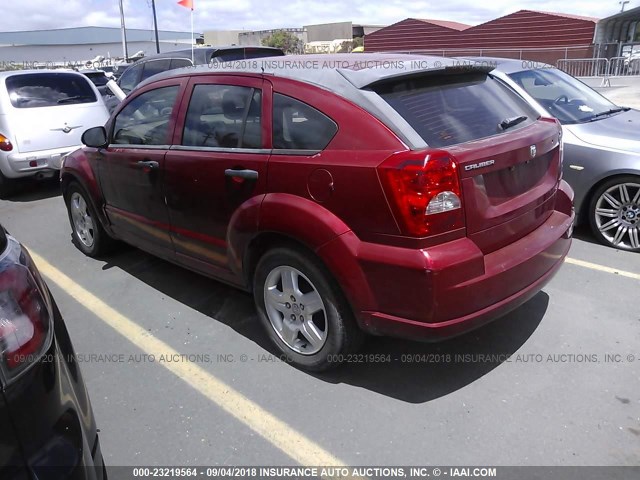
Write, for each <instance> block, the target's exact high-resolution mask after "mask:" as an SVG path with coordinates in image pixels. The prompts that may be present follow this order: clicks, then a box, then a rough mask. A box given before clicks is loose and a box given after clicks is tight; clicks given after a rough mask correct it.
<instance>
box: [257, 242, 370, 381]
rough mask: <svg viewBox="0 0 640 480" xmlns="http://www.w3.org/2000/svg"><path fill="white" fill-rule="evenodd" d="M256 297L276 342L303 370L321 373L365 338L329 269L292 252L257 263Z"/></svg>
mask: <svg viewBox="0 0 640 480" xmlns="http://www.w3.org/2000/svg"><path fill="white" fill-rule="evenodd" d="M253 294H254V300H255V303H256V307H257V310H258V317H259V318H260V321H261V323H262V324H263V326H264V327H265V329H266V330H267V333H268V334H269V336H270V337H271V340H272V341H273V342H274V343H275V345H276V346H277V347H278V349H279V350H280V351H281V352H282V353H283V354H284V355H285V356H286V357H287V360H288V361H289V362H290V363H293V364H295V365H296V366H298V367H301V368H304V369H307V370H312V371H322V370H326V369H328V368H331V367H335V366H337V365H338V364H339V363H340V362H341V361H342V360H343V359H344V355H345V354H347V353H349V352H352V351H354V350H356V349H357V348H358V347H359V345H360V344H361V341H362V337H363V333H362V332H361V331H360V329H359V328H358V327H357V325H356V323H355V320H354V319H353V314H352V312H351V308H350V306H349V305H348V303H347V301H346V300H345V299H344V297H343V295H342V292H341V291H340V289H339V287H338V285H337V284H336V283H335V281H334V280H333V279H332V278H331V276H330V274H329V273H328V272H327V271H326V268H325V267H324V266H323V265H322V264H321V263H320V262H319V260H318V259H317V258H315V257H313V256H312V255H311V254H309V253H306V252H303V251H301V250H298V249H293V248H275V249H273V250H269V251H268V252H267V253H266V254H265V255H264V256H263V257H262V258H261V259H260V261H259V262H258V266H257V267H256V272H255V275H254V283H253Z"/></svg>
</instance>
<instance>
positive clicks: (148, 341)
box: [30, 251, 345, 467]
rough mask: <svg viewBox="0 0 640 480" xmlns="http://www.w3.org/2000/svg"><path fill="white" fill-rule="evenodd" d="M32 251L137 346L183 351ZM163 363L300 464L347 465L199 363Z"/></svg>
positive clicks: (50, 273) (49, 273)
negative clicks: (111, 305) (161, 338)
mask: <svg viewBox="0 0 640 480" xmlns="http://www.w3.org/2000/svg"><path fill="white" fill-rule="evenodd" d="M30 253H31V257H32V258H33V260H34V261H35V263H36V264H37V266H38V269H39V270H40V272H41V273H42V274H44V275H45V276H46V277H47V278H48V279H49V280H51V281H52V282H53V283H55V284H56V285H57V286H58V287H60V288H61V289H62V290H64V291H65V292H66V293H67V294H69V295H70V296H71V297H73V298H74V299H75V300H76V301H78V302H79V303H80V304H82V305H83V306H84V307H85V308H87V309H88V310H90V311H91V312H93V313H94V314H95V315H96V316H97V317H98V318H100V320H102V321H103V322H104V323H106V324H107V325H109V326H110V327H111V328H113V329H114V330H115V331H116V332H118V333H119V334H121V335H122V336H123V337H124V338H126V339H127V340H129V341H130V342H131V343H133V344H134V345H135V346H136V347H138V348H139V349H141V350H142V351H144V352H145V353H147V354H153V355H155V356H156V358H159V356H160V355H161V354H165V355H176V354H179V353H178V352H177V351H176V350H174V349H173V348H171V347H170V346H169V345H167V344H166V343H164V342H163V341H162V340H159V339H157V338H156V337H154V336H153V335H151V334H150V333H149V332H147V331H146V330H145V329H144V328H142V327H140V326H139V325H138V324H136V323H134V322H133V321H131V320H129V319H128V318H127V317H125V316H124V315H122V314H121V313H120V312H118V311H117V310H115V309H113V308H112V307H110V306H109V305H107V304H106V303H105V302H103V301H102V300H100V299H99V298H98V297H96V296H95V295H93V294H92V293H91V292H89V291H87V290H86V289H84V288H83V287H81V286H80V285H78V284H77V283H76V282H74V281H73V280H71V279H70V278H69V277H68V276H66V275H65V274H64V273H62V272H61V271H60V270H58V269H57V268H55V267H54V266H53V265H51V264H50V263H49V262H47V261H46V260H45V259H44V258H42V257H41V256H40V255H38V254H36V253H34V252H33V251H31V252H30ZM160 365H162V366H163V367H165V368H166V369H167V370H169V371H171V372H172V373H173V374H175V375H177V376H178V377H179V378H181V379H182V380H184V381H185V382H186V383H187V384H188V385H189V386H191V387H193V388H194V389H196V390H197V391H198V392H200V393H201V394H202V395H204V396H205V397H207V398H208V399H209V400H211V401H212V402H214V403H215V404H217V405H218V406H219V407H220V408H222V409H223V410H224V411H225V412H227V413H228V414H230V415H231V416H233V417H234V418H235V419H237V420H239V421H240V422H242V423H243V424H245V425H246V426H247V427H249V428H250V429H251V430H253V431H254V432H256V433H257V434H258V435H260V436H261V437H262V438H264V439H265V440H267V441H268V442H269V443H271V444H272V445H273V446H275V447H276V448H278V449H279V450H281V451H282V452H283V453H285V454H286V455H287V456H288V457H290V458H292V459H293V460H295V461H296V462H297V463H299V464H300V465H309V466H312V465H327V466H339V467H343V466H345V464H344V463H343V462H342V461H340V460H339V459H337V458H336V457H334V456H333V455H332V454H331V453H329V452H327V451H326V450H324V449H323V448H322V447H321V446H320V445H318V444H317V443H315V442H313V441H312V440H310V439H309V438H307V437H306V436H304V435H303V434H301V433H299V432H297V431H296V430H294V429H293V428H292V427H290V426H289V425H287V424H286V423H285V422H283V421H282V420H280V419H278V418H276V417H275V416H274V415H272V414H271V413H269V412H268V411H267V410H265V409H264V408H262V407H260V406H259V405H258V404H256V403H255V402H253V401H251V400H249V399H248V398H247V397H245V396H244V395H242V394H241V393H240V392H238V391H236V390H234V389H233V388H232V387H230V386H229V385H227V384H225V383H224V382H222V381H221V380H219V379H217V378H216V377H215V376H213V375H212V374H210V373H209V372H207V371H206V370H204V369H203V368H201V367H200V366H198V365H197V364H195V363H192V362H188V361H184V362H175V363H174V362H168V363H161V364H160Z"/></svg>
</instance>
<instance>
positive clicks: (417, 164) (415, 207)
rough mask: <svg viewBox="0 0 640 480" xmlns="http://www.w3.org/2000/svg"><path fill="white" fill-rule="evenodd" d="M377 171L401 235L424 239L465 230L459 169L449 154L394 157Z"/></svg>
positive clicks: (425, 152)
mask: <svg viewBox="0 0 640 480" xmlns="http://www.w3.org/2000/svg"><path fill="white" fill-rule="evenodd" d="M378 171H379V174H380V179H381V181H382V185H383V186H384V189H385V192H386V194H387V197H388V199H389V202H390V204H391V207H392V209H393V210H394V213H395V216H396V219H397V220H398V223H399V224H400V227H401V229H402V230H403V233H404V234H406V235H410V236H417V237H426V236H431V235H437V234H440V233H445V232H449V231H451V230H456V229H459V228H462V227H464V213H463V210H462V195H461V191H460V179H459V178H458V166H457V165H456V162H455V159H454V158H453V156H452V155H451V154H449V153H448V152H446V151H443V150H423V151H410V152H400V153H396V154H393V155H391V156H390V157H389V158H387V159H386V160H385V161H384V162H383V163H382V164H381V165H380V166H379V167H378Z"/></svg>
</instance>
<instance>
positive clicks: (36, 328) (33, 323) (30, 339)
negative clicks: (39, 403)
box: [0, 240, 51, 381]
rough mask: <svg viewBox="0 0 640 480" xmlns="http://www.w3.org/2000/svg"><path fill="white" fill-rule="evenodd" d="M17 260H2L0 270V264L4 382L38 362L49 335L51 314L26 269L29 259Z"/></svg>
mask: <svg viewBox="0 0 640 480" xmlns="http://www.w3.org/2000/svg"><path fill="white" fill-rule="evenodd" d="M11 241H12V242H13V243H14V245H18V244H17V242H15V240H11ZM10 246H11V245H10ZM18 248H19V245H18ZM19 257H20V261H19V262H13V263H12V264H8V263H9V262H8V261H7V258H6V257H5V259H4V260H5V262H2V263H5V265H4V268H2V267H3V265H1V264H0V373H1V374H2V376H3V377H4V378H5V380H7V381H9V380H11V379H12V378H14V377H16V376H17V375H19V374H20V373H21V372H22V371H24V370H25V369H27V368H28V367H29V366H30V365H32V364H34V363H35V362H37V361H38V360H39V359H40V357H41V356H42V355H43V354H44V350H45V349H46V348H48V345H49V339H50V333H51V315H50V312H49V309H48V308H47V304H46V303H45V300H44V298H43V296H42V293H41V290H40V288H41V287H40V286H39V284H38V281H37V280H36V279H35V278H34V276H33V275H32V272H31V271H30V270H29V268H28V265H29V263H30V259H29V258H28V256H26V255H24V254H21V255H20V256H19Z"/></svg>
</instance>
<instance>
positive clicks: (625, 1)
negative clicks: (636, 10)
mask: <svg viewBox="0 0 640 480" xmlns="http://www.w3.org/2000/svg"><path fill="white" fill-rule="evenodd" d="M627 3H629V0H624V1H621V2H618V4H619V5H622V8H621V9H620V13H622V12H624V6H625V5H626V4H627Z"/></svg>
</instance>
